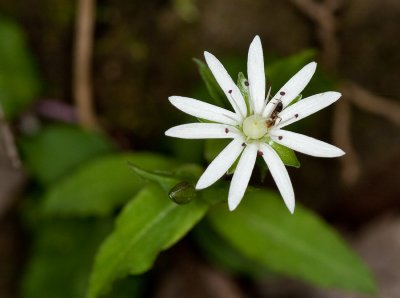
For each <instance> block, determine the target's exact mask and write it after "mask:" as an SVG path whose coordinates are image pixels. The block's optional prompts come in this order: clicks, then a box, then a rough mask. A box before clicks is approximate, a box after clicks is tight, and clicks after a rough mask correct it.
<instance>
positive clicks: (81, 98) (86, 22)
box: [74, 0, 98, 129]
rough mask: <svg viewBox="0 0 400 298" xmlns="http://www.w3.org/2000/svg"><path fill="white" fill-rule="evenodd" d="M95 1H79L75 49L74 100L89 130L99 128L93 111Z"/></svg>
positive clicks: (79, 115) (81, 118)
mask: <svg viewBox="0 0 400 298" xmlns="http://www.w3.org/2000/svg"><path fill="white" fill-rule="evenodd" d="M94 10H95V0H79V1H78V11H77V19H76V34H75V49H74V51H75V52H74V100H75V104H76V106H77V109H78V119H79V122H80V123H81V125H82V126H84V127H86V128H88V129H96V128H98V125H97V120H96V116H95V113H94V110H93V92H92V82H91V72H90V70H91V60H92V48H93V27H94Z"/></svg>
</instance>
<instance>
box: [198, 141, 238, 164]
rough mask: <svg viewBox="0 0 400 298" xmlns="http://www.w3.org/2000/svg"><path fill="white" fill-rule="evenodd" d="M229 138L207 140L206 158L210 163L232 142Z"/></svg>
mask: <svg viewBox="0 0 400 298" xmlns="http://www.w3.org/2000/svg"><path fill="white" fill-rule="evenodd" d="M231 141H232V140H229V139H208V140H205V144H206V145H205V148H204V158H205V159H206V161H207V162H208V163H210V162H212V161H213V160H214V158H216V157H217V155H218V154H219V153H220V152H221V151H222V150H223V149H224V148H225V147H226V146H227V145H228V144H229V142H231Z"/></svg>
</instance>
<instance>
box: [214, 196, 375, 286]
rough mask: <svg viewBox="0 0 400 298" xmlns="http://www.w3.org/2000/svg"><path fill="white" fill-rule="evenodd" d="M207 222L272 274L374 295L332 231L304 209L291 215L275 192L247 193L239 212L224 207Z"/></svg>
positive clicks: (355, 259)
mask: <svg viewBox="0 0 400 298" xmlns="http://www.w3.org/2000/svg"><path fill="white" fill-rule="evenodd" d="M208 219H209V220H210V222H211V224H212V226H213V227H214V228H215V229H216V231H217V232H218V233H219V234H220V235H221V236H222V237H223V238H224V239H226V241H227V242H229V243H230V244H231V245H232V246H233V247H234V248H235V249H237V250H238V251H240V252H241V253H243V255H244V256H246V257H248V258H251V259H253V260H255V261H257V262H260V263H261V264H263V265H265V266H267V267H268V268H269V269H271V270H272V271H273V272H276V273H280V274H283V275H287V276H291V277H295V278H299V279H303V280H305V281H308V282H310V283H313V284H315V285H317V286H322V287H336V288H342V289H346V290H354V291H360V292H366V293H372V292H374V291H375V290H376V285H375V283H374V280H373V278H372V276H371V274H370V272H369V270H368V269H367V267H366V266H365V265H364V264H363V263H362V262H361V261H360V259H359V258H358V257H357V256H356V255H355V254H354V253H353V252H352V251H351V249H350V248H349V247H348V246H347V245H346V243H345V242H344V241H343V240H342V239H341V238H340V236H339V235H338V234H337V233H336V232H335V231H334V230H333V229H332V228H330V227H329V226H328V225H327V224H325V223H324V222H323V221H322V220H321V219H319V218H318V217H317V216H316V215H315V214H313V213H311V212H310V211H308V210H306V209H305V208H303V207H301V206H297V207H296V211H295V213H294V215H291V214H290V213H289V211H288V210H287V209H286V207H285V205H284V203H283V202H282V200H281V199H280V198H279V197H278V196H277V195H276V194H275V193H272V192H269V191H264V190H251V191H248V192H247V195H246V196H245V197H244V199H243V202H242V203H241V205H240V206H239V208H238V209H237V210H236V211H235V212H229V211H228V210H227V208H226V206H225V205H223V206H220V207H216V208H213V209H211V210H210V212H209V216H208Z"/></svg>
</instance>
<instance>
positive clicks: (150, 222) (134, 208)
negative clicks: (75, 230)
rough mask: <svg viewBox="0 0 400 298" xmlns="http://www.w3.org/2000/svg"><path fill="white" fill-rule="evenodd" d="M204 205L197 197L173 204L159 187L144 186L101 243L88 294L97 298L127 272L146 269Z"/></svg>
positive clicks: (192, 222) (199, 215)
mask: <svg viewBox="0 0 400 298" xmlns="http://www.w3.org/2000/svg"><path fill="white" fill-rule="evenodd" d="M207 208H208V207H207V204H205V203H203V202H202V201H200V200H195V201H194V202H193V203H192V204H189V205H184V206H180V205H177V204H174V203H172V202H171V201H170V200H169V199H168V197H167V195H166V194H165V192H164V191H163V190H162V189H161V188H160V187H159V186H157V185H154V184H152V185H148V186H147V187H146V188H144V189H143V190H142V191H141V192H140V193H139V194H138V195H137V196H136V197H135V198H133V199H132V200H131V201H130V202H129V203H128V204H127V205H126V206H125V207H124V209H123V211H122V212H121V214H120V215H119V216H118V218H117V222H116V227H115V229H114V231H113V233H112V234H111V235H110V236H109V237H108V238H107V239H106V241H105V242H104V244H103V245H102V246H101V248H100V251H99V253H98V255H97V257H96V262H95V266H94V269H93V273H92V276H91V281H90V290H89V294H88V297H89V298H95V297H99V295H101V294H104V293H105V292H107V291H109V289H110V287H111V286H112V284H113V282H114V281H115V280H117V279H119V278H122V277H124V276H126V275H128V274H141V273H143V272H145V271H147V270H149V269H150V268H151V266H152V265H153V263H154V261H155V259H156V257H157V255H158V254H159V253H160V252H161V251H163V250H166V249H167V248H169V247H171V246H172V245H173V244H174V243H176V242H177V241H178V240H179V239H181V238H182V237H183V236H184V235H185V234H186V233H187V232H188V231H189V230H190V229H191V228H192V227H193V225H195V224H196V223H197V222H198V221H199V220H200V219H201V218H202V217H203V215H204V214H205V212H206V210H207Z"/></svg>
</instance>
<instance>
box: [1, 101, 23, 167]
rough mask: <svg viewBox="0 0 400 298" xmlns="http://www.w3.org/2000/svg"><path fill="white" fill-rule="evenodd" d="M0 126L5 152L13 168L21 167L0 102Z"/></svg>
mask: <svg viewBox="0 0 400 298" xmlns="http://www.w3.org/2000/svg"><path fill="white" fill-rule="evenodd" d="M0 128H1V136H2V137H3V140H4V147H5V150H6V154H7V156H8V158H9V159H10V161H11V165H12V166H13V167H14V168H17V169H19V168H20V167H21V160H20V158H19V154H18V151H17V148H16V146H15V142H14V136H13V134H12V132H11V129H10V126H9V125H8V124H7V122H6V121H5V119H4V112H3V107H2V106H1V104H0Z"/></svg>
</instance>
